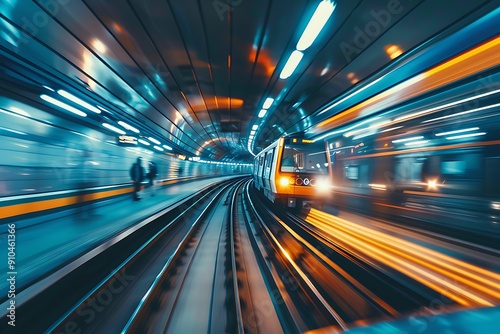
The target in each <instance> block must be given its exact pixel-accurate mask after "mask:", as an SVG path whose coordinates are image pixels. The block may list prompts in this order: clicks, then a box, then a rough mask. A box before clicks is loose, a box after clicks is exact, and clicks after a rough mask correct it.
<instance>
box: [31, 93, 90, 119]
mask: <svg viewBox="0 0 500 334" xmlns="http://www.w3.org/2000/svg"><path fill="white" fill-rule="evenodd" d="M40 98H41V99H42V100H45V101H47V102H49V103H52V104H54V105H56V106H58V107H60V108H63V109H66V110H67V111H70V112H72V113H73V114H77V115H78V116H82V117H86V116H87V114H86V113H84V112H83V111H80V110H78V109H76V108H74V107H72V106H70V105H68V104H66V103H64V102H61V101H59V100H56V99H54V98H53V97H51V96H48V95H45V94H42V95H40Z"/></svg>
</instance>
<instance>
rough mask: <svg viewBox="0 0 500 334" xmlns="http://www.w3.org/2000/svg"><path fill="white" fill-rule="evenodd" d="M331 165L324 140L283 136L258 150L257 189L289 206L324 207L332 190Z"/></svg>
mask: <svg viewBox="0 0 500 334" xmlns="http://www.w3.org/2000/svg"><path fill="white" fill-rule="evenodd" d="M331 175H332V166H331V161H330V154H329V153H328V147H327V144H326V142H325V141H313V140H310V139H306V138H304V137H303V136H301V135H287V136H281V137H280V138H279V139H278V140H276V141H275V142H273V143H272V144H271V145H269V146H268V147H266V148H265V149H263V150H262V151H261V152H259V153H258V154H257V155H256V156H255V158H254V163H253V171H252V177H253V180H254V186H255V188H256V189H257V190H258V191H260V192H261V193H263V195H264V196H265V197H266V198H268V199H269V200H270V201H271V202H273V203H275V204H278V205H280V206H283V207H287V208H294V209H302V208H304V207H306V208H307V207H311V206H312V205H318V206H321V205H322V204H323V203H325V201H327V200H328V196H329V194H330V193H331Z"/></svg>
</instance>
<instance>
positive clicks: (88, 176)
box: [75, 149, 96, 218]
mask: <svg viewBox="0 0 500 334" xmlns="http://www.w3.org/2000/svg"><path fill="white" fill-rule="evenodd" d="M91 159H92V152H91V151H89V150H86V149H85V150H82V151H81V152H80V157H79V159H78V164H77V166H76V169H75V173H76V175H75V181H76V188H77V189H78V192H77V196H76V217H77V218H90V217H91V216H92V211H93V208H92V201H93V198H92V192H91V191H90V188H92V187H93V186H94V183H95V181H96V180H95V175H94V174H95V170H94V169H95V168H94V165H93V164H92V161H91Z"/></svg>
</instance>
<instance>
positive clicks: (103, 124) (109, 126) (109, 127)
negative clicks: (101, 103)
mask: <svg viewBox="0 0 500 334" xmlns="http://www.w3.org/2000/svg"><path fill="white" fill-rule="evenodd" d="M102 126H104V127H105V128H108V129H110V130H112V131H114V132H116V133H119V134H121V135H124V134H125V133H126V132H125V131H123V130H122V129H118V128H117V127H116V126H113V125H111V124H108V123H102Z"/></svg>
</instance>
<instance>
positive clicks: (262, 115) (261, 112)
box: [258, 109, 267, 118]
mask: <svg viewBox="0 0 500 334" xmlns="http://www.w3.org/2000/svg"><path fill="white" fill-rule="evenodd" d="M266 112H267V109H262V110H261V111H260V112H259V115H258V116H259V118H262V117H264V115H265V114H266Z"/></svg>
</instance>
